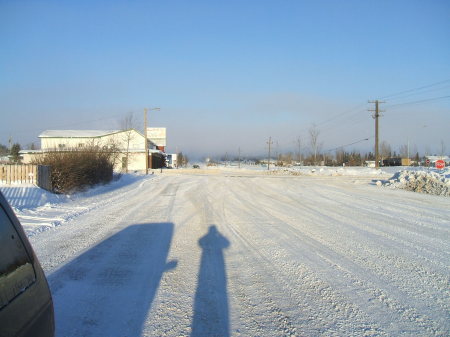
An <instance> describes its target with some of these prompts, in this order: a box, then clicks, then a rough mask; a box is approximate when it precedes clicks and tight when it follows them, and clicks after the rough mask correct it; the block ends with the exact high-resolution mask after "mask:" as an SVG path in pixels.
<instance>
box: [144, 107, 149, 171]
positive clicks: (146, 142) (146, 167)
mask: <svg viewBox="0 0 450 337" xmlns="http://www.w3.org/2000/svg"><path fill="white" fill-rule="evenodd" d="M147 111H148V109H147V108H145V109H144V137H145V141H144V143H145V174H148V140H147Z"/></svg>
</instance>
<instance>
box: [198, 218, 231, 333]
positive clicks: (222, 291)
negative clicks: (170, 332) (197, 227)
mask: <svg viewBox="0 0 450 337" xmlns="http://www.w3.org/2000/svg"><path fill="white" fill-rule="evenodd" d="M198 244H199V246H200V247H201V248H202V258H201V263H200V271H199V276H198V282H197V290H196V292H195V302H194V318H193V321H192V333H191V336H192V337H204V336H223V337H226V336H229V335H230V328H229V317H228V295H227V275H226V267H225V259H224V256H223V250H224V249H226V248H227V247H229V245H230V242H229V241H228V240H227V238H226V237H224V236H223V235H222V234H221V233H220V232H219V231H218V230H217V227H216V226H214V225H212V226H210V227H209V230H208V233H207V234H206V235H205V236H203V237H202V238H200V240H199V241H198Z"/></svg>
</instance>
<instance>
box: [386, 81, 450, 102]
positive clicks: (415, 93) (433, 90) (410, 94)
mask: <svg viewBox="0 0 450 337" xmlns="http://www.w3.org/2000/svg"><path fill="white" fill-rule="evenodd" d="M449 89H450V84H446V85H444V86H442V87H440V88H431V89H428V90H423V91H421V92H412V93H406V94H404V95H399V96H397V97H394V98H391V99H389V102H392V101H395V100H399V99H404V98H406V97H411V96H420V95H424V94H427V93H431V92H437V91H442V90H446V91H447V90H449Z"/></svg>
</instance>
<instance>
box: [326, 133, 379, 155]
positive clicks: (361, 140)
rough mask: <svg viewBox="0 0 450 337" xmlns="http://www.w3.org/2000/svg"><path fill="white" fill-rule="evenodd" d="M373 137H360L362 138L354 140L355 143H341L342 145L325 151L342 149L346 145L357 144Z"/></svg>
mask: <svg viewBox="0 0 450 337" xmlns="http://www.w3.org/2000/svg"><path fill="white" fill-rule="evenodd" d="M372 138H373V136H372V137H367V138H364V139H360V140H357V141H356V142H353V143H350V144H345V145H341V146H338V147H335V148H333V149H329V150H325V151H324V152H331V151H334V150H338V149H341V148H344V147H347V146H350V145H355V144H358V143H362V142H365V141H368V140H369V139H372Z"/></svg>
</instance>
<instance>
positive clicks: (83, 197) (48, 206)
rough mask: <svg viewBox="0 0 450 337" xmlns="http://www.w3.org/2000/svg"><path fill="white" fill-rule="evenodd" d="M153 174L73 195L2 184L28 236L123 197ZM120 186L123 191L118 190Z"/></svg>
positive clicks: (118, 179) (121, 178)
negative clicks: (115, 198) (114, 198)
mask: <svg viewBox="0 0 450 337" xmlns="http://www.w3.org/2000/svg"><path fill="white" fill-rule="evenodd" d="M152 177H154V176H152V175H150V176H145V175H138V174H123V175H120V176H116V177H115V179H114V180H113V181H112V182H111V183H109V184H106V185H97V186H95V187H93V188H91V189H89V190H86V191H84V192H77V193H74V194H71V195H64V194H53V193H50V192H48V191H46V190H43V189H41V188H39V187H37V186H35V185H31V184H29V185H0V190H1V191H2V193H3V195H4V196H5V198H6V199H7V200H8V202H9V204H10V205H11V207H12V208H13V209H14V212H15V213H16V215H17V217H18V218H19V220H20V222H21V223H22V226H23V228H24V229H25V232H26V233H27V235H28V236H33V235H35V234H37V233H39V232H42V231H45V230H47V229H49V228H53V227H56V226H59V225H61V224H63V223H65V222H67V221H69V220H72V219H74V218H76V217H78V216H80V215H82V214H85V213H86V212H89V211H90V210H92V209H95V208H97V207H99V206H100V205H103V204H105V203H108V202H110V201H111V199H112V198H113V197H120V195H122V194H123V193H125V192H126V191H128V190H131V189H133V188H135V186H136V184H137V183H139V182H140V181H141V180H146V179H150V178H152ZM119 189H120V194H119V193H118V190H119Z"/></svg>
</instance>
